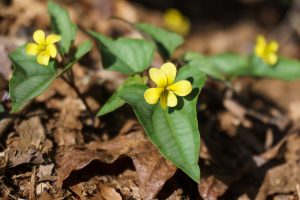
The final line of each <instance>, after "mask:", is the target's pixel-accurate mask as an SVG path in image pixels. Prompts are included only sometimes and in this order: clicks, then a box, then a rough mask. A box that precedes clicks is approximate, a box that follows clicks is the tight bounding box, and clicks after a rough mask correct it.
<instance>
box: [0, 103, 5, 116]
mask: <svg viewBox="0 0 300 200" xmlns="http://www.w3.org/2000/svg"><path fill="white" fill-rule="evenodd" d="M4 112H5V108H4V107H3V105H2V104H1V103H0V114H1V113H4Z"/></svg>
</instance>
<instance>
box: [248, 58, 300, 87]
mask: <svg viewBox="0 0 300 200" xmlns="http://www.w3.org/2000/svg"><path fill="white" fill-rule="evenodd" d="M251 61H252V67H251V73H252V75H253V76H259V77H268V78H275V79H281V80H287V81H291V80H299V79H300V62H299V61H297V60H292V59H287V58H279V61H278V63H277V64H276V65H274V66H271V65H268V64H266V63H265V62H264V61H263V60H261V59H260V58H258V57H256V56H254V55H252V57H251Z"/></svg>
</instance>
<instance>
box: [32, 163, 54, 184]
mask: <svg viewBox="0 0 300 200" xmlns="http://www.w3.org/2000/svg"><path fill="white" fill-rule="evenodd" d="M53 168H54V164H53V163H51V164H48V165H40V166H39V168H38V170H37V173H36V176H37V177H38V178H39V181H45V180H53V177H52V170H53Z"/></svg>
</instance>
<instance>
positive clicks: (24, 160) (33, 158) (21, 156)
mask: <svg viewBox="0 0 300 200" xmlns="http://www.w3.org/2000/svg"><path fill="white" fill-rule="evenodd" d="M8 155H9V156H8V158H9V162H10V163H9V167H16V166H18V165H22V164H42V163H44V162H45V160H44V158H43V155H42V153H41V152H40V151H37V150H36V149H28V151H26V152H18V153H17V154H15V153H14V152H13V151H12V150H11V151H9V152H8Z"/></svg>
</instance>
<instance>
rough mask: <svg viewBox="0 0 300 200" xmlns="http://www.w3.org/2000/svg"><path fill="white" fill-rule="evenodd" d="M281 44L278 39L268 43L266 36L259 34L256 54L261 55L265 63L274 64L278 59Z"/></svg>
mask: <svg viewBox="0 0 300 200" xmlns="http://www.w3.org/2000/svg"><path fill="white" fill-rule="evenodd" d="M278 48H279V45H278V43H277V42H276V41H274V40H273V41H271V42H270V43H267V41H266V39H265V37H264V36H262V35H259V36H258V37H257V39H256V45H255V50H254V51H255V54H256V56H258V57H260V58H261V59H262V60H263V61H264V62H265V63H267V64H269V65H274V64H276V63H277V61H278V55H277V51H278Z"/></svg>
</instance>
